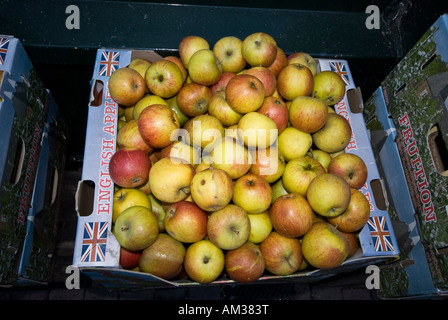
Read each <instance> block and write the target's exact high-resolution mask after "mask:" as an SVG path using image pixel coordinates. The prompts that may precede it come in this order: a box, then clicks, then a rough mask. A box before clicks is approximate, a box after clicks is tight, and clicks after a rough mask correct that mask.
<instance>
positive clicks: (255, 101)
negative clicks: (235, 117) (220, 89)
mask: <svg viewBox="0 0 448 320" xmlns="http://www.w3.org/2000/svg"><path fill="white" fill-rule="evenodd" d="M225 92H226V99H227V102H228V103H229V105H230V106H231V107H232V109H233V110H235V111H236V112H239V113H248V112H251V111H257V110H258V108H260V107H261V105H262V104H263V101H264V98H265V89H264V86H263V83H262V82H261V81H260V80H259V79H258V78H257V77H255V76H252V75H250V74H244V73H242V74H237V75H236V76H234V77H233V78H232V79H230V80H229V82H228V83H227V86H226V90H225Z"/></svg>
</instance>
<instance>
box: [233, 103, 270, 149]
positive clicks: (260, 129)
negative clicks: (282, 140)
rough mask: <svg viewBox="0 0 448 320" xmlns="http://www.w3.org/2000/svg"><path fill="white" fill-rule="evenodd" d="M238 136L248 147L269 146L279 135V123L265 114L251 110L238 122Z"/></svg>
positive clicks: (263, 147)
mask: <svg viewBox="0 0 448 320" xmlns="http://www.w3.org/2000/svg"><path fill="white" fill-rule="evenodd" d="M237 134H238V138H239V140H241V141H243V142H244V145H245V146H246V147H247V148H259V149H266V148H269V147H270V146H271V145H272V144H273V143H274V142H275V141H276V140H277V136H278V129H277V124H276V123H275V122H274V120H272V119H271V118H269V117H268V116H265V115H264V114H261V113H259V112H255V111H252V112H249V113H246V114H245V115H243V116H242V118H241V119H240V121H239V122H238V131H237Z"/></svg>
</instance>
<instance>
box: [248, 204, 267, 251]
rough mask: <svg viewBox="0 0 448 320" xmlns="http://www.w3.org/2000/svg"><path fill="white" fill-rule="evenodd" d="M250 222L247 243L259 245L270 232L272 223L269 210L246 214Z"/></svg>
mask: <svg viewBox="0 0 448 320" xmlns="http://www.w3.org/2000/svg"><path fill="white" fill-rule="evenodd" d="M247 216H248V217H249V220H250V235H249V239H248V240H249V241H250V242H253V243H256V244H259V243H261V242H262V241H263V240H264V239H266V238H267V237H268V236H269V234H271V232H272V222H271V217H270V213H269V210H266V211H265V212H262V213H255V214H252V213H249V214H247Z"/></svg>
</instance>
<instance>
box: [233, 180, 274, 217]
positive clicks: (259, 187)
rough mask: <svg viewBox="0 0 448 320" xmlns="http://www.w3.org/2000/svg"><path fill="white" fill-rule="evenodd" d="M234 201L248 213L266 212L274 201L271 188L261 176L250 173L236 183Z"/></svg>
mask: <svg viewBox="0 0 448 320" xmlns="http://www.w3.org/2000/svg"><path fill="white" fill-rule="evenodd" d="M232 200H233V203H234V204H236V205H238V206H240V207H241V208H243V209H244V210H245V211H246V212H247V213H252V214H256V213H262V212H265V211H266V210H267V209H268V208H269V207H270V205H271V201H272V190H271V186H270V185H269V183H268V182H267V181H266V180H264V179H263V178H262V177H261V176H259V175H257V174H253V173H250V172H249V173H247V174H245V175H244V176H242V177H240V178H238V179H237V180H236V181H235V183H234V185H233V197H232Z"/></svg>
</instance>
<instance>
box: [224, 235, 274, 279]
mask: <svg viewBox="0 0 448 320" xmlns="http://www.w3.org/2000/svg"><path fill="white" fill-rule="evenodd" d="M264 269H265V262H264V258H263V255H262V254H261V251H260V248H259V247H258V246H257V245H256V244H254V243H252V242H250V241H247V242H246V243H245V244H243V245H242V246H241V247H239V248H237V249H233V250H229V251H227V252H226V254H225V270H226V272H227V275H228V276H229V277H230V278H231V279H232V280H235V281H237V282H243V283H248V282H253V281H255V280H257V279H258V278H260V277H261V275H262V274H263V272H264Z"/></svg>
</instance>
